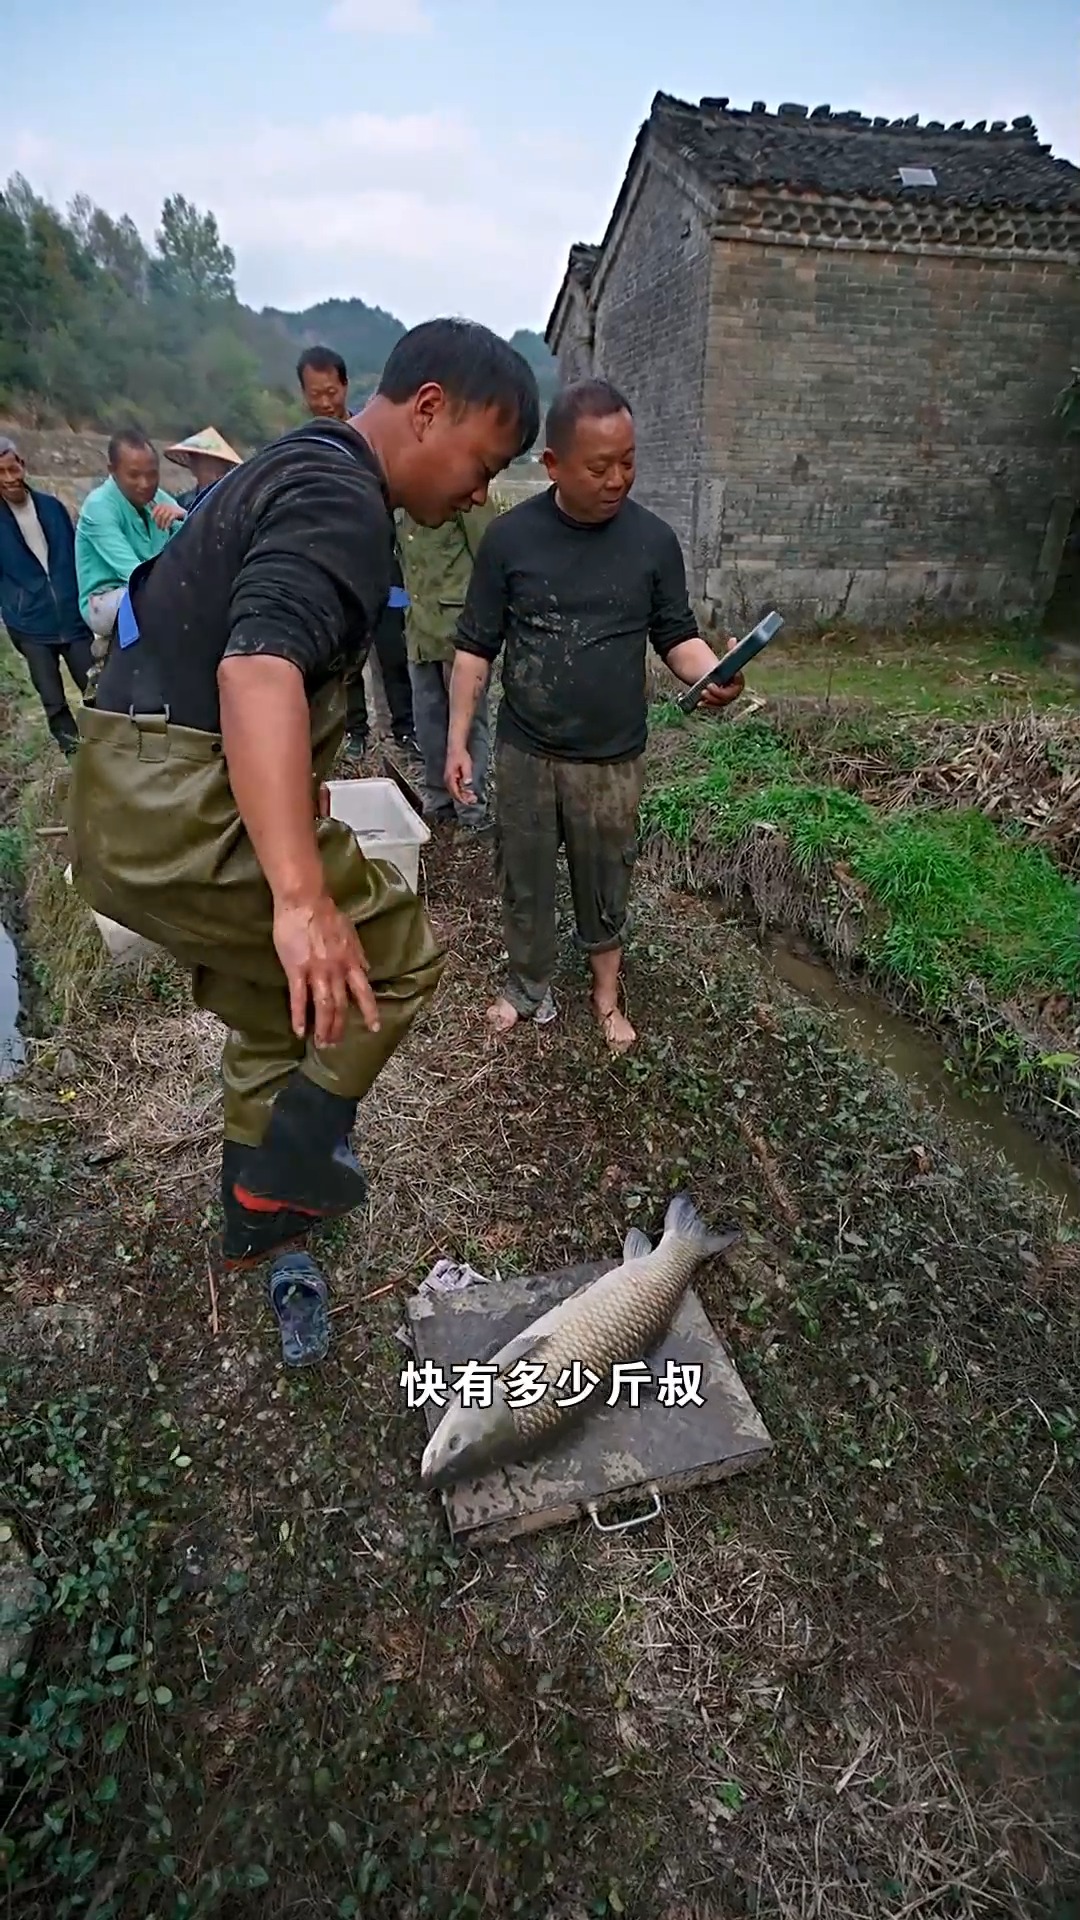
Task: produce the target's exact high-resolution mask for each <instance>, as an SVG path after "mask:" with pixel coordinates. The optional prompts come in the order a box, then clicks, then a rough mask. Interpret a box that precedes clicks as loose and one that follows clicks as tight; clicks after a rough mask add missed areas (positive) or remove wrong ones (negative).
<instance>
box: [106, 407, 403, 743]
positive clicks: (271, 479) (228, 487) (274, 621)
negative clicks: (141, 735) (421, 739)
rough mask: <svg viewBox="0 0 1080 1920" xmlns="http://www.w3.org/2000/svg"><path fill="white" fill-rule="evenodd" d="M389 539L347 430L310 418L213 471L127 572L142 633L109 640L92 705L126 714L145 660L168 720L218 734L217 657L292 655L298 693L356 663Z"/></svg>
mask: <svg viewBox="0 0 1080 1920" xmlns="http://www.w3.org/2000/svg"><path fill="white" fill-rule="evenodd" d="M393 542H394V523H393V516H392V514H391V511H390V505H389V501H388V499H387V495H386V485H385V480H384V477H383V474H382V470H381V468H380V466H379V463H378V461H377V459H376V457H375V454H374V453H373V452H372V449H371V448H370V447H369V445H368V443H367V441H366V440H364V439H363V438H362V436H361V435H360V434H358V433H357V432H356V431H355V429H354V428H352V427H350V426H347V425H345V424H344V423H342V422H339V421H335V420H318V421H312V422H310V423H309V424H307V425H305V426H303V427H299V428H297V429H296V431H295V432H293V433H287V434H284V435H283V436H282V437H281V438H280V439H278V440H274V441H272V442H271V444H270V445H269V446H268V447H263V448H262V449H261V451H260V452H258V453H256V454H253V455H252V456H251V458H250V459H249V460H245V462H244V464H243V466H240V467H234V468H233V470H232V472H231V473H228V474H225V475H224V476H223V477H222V478H221V479H220V480H219V481H218V482H217V483H216V485H215V486H214V487H213V489H212V490H211V492H209V493H208V494H207V495H206V496H205V498H203V499H202V500H200V501H198V502H197V504H196V506H195V507H194V508H193V509H192V512H191V514H190V516H189V518H188V519H187V521H186V522H185V523H184V525H183V526H182V527H180V528H179V529H178V530H177V532H176V533H175V534H174V535H173V537H172V539H171V540H170V542H169V544H168V546H167V547H166V548H165V550H164V551H163V552H162V553H160V554H159V555H158V556H157V558H156V559H154V560H152V561H148V562H147V563H146V564H145V565H144V566H143V567H141V568H139V569H138V570H137V571H136V572H135V573H134V574H133V575H132V578H131V582H130V592H131V602H132V607H133V609H134V613H135V618H136V621H137V623H138V626H139V633H140V637H139V639H138V640H137V641H135V643H134V644H133V645H132V646H129V647H125V648H121V647H120V646H118V645H114V646H113V648H112V650H111V652H110V655H109V659H108V660H107V662H106V664H105V666H104V668H103V669H102V674H101V679H100V680H99V682H98V688H97V692H96V695H95V701H96V704H97V705H98V706H99V707H101V708H103V709H105V710H106V711H108V712H113V713H126V712H127V711H128V708H129V706H130V704H131V701H132V699H133V697H134V695H133V688H135V686H136V684H137V682H138V680H139V679H140V678H141V676H140V673H139V669H140V665H141V661H142V660H144V659H145V658H146V655H147V653H149V654H150V655H151V657H152V659H153V663H154V667H155V669H156V676H157V680H158V682H159V683H160V687H161V693H162V697H163V698H164V700H165V701H166V702H167V704H168V706H169V710H170V717H171V719H172V720H173V721H174V722H175V723H176V724H177V725H178V726H185V727H196V728H199V729H201V730H202V731H204V732H208V733H216V732H218V731H219V730H220V725H221V720H220V710H219V705H218V690H217V669H218V666H219V664H220V662H221V660H222V659H223V658H225V657H226V656H228V657H232V656H235V655H243V654H259V655H269V656H271V657H273V658H276V659H281V660H288V661H291V663H292V664H293V666H295V667H297V668H298V669H299V671H300V672H301V673H302V674H303V677H304V684H305V687H306V690H307V693H308V696H309V698H310V697H311V696H313V695H314V694H315V693H316V692H317V691H318V690H319V688H320V687H322V686H324V685H325V684H326V683H327V681H329V680H331V679H333V678H335V677H336V676H338V675H341V674H343V673H344V672H345V671H346V670H347V669H348V667H349V666H350V664H351V663H352V662H353V661H354V660H356V659H357V658H358V657H362V654H363V651H364V647H365V644H366V643H367V641H368V640H369V638H370V635H371V634H372V633H373V632H374V629H375V625H376V622H377V621H378V619H379V616H380V614H381V613H382V611H383V609H384V607H385V606H386V601H387V596H388V594H389V591H390V586H391V581H392V577H393V575H392V568H393V551H394V546H393ZM143 685H144V686H145V681H144V682H143Z"/></svg>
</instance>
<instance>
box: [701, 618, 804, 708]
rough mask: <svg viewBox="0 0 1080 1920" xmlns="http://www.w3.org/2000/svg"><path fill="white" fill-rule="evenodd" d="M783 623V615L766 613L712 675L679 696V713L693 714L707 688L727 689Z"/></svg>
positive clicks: (726, 655)
mask: <svg viewBox="0 0 1080 1920" xmlns="http://www.w3.org/2000/svg"><path fill="white" fill-rule="evenodd" d="M783 624H784V622H783V619H782V617H781V615H780V614H778V613H776V612H773V613H767V614H766V615H765V618H764V620H759V621H758V623H757V626H756V627H755V628H754V629H753V631H752V632H751V633H748V634H747V635H746V636H745V638H744V639H742V640H740V641H739V644H738V646H737V647H733V648H732V650H731V652H730V653H726V654H725V655H724V658H723V659H722V660H721V662H720V665H719V666H718V667H713V669H712V671H711V672H710V673H706V674H704V675H703V676H702V678H701V679H700V680H696V681H695V682H694V685H693V686H692V687H687V689H686V692H685V693H681V694H680V695H679V699H678V706H679V708H680V710H681V711H682V712H683V713H693V711H694V708H695V707H696V706H697V704H698V702H699V700H700V699H701V696H702V694H703V693H704V692H705V689H706V687H726V686H728V685H729V683H730V682H731V681H732V680H734V678H735V675H736V674H737V673H741V672H742V670H743V668H744V667H745V666H746V665H747V663H748V661H750V660H752V659H753V658H754V655H755V654H758V653H760V652H761V650H762V648H763V647H767V646H768V644H769V641H770V640H771V639H773V637H774V636H775V635H776V634H778V633H779V631H780V629H781V627H782V626H783Z"/></svg>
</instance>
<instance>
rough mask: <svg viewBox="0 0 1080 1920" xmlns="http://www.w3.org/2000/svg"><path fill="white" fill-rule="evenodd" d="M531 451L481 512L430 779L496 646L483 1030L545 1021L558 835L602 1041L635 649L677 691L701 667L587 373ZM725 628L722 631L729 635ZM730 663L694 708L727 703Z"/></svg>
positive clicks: (679, 598) (630, 758) (641, 681)
mask: <svg viewBox="0 0 1080 1920" xmlns="http://www.w3.org/2000/svg"><path fill="white" fill-rule="evenodd" d="M546 431H547V446H546V450H545V453H544V464H545V466H546V467H547V470H548V474H549V476H550V478H551V481H552V485H551V486H550V487H549V488H548V489H547V491H546V492H544V493H542V494H537V495H535V496H534V497H533V498H532V499H531V500H526V501H523V502H522V504H521V505H520V506H517V507H514V508H512V509H511V510H510V512H509V513H505V514H501V515H500V516H499V518H498V519H497V520H496V521H494V522H493V523H492V525H491V526H490V527H489V528H488V531H487V532H486V534H485V535H484V538H483V540H482V542H481V544H480V550H479V552H478V554H477V557H476V564H475V567H474V568H473V573H472V579H471V582H470V586H469V593H468V598H467V600H466V603H465V608H464V611H463V613H462V616H461V619H460V622H459V624H458V630H457V636H456V639H455V647H456V657H455V661H454V671H453V677H452V681H451V692H450V729H449V740H448V752H447V762H446V784H447V786H448V787H449V789H450V791H451V793H452V794H453V795H454V797H455V799H457V800H459V801H460V800H462V799H468V798H470V797H471V781H472V763H471V760H470V758H469V753H468V749H467V745H466V742H467V740H468V736H469V727H470V725H471V722H472V717H473V714H474V712H475V710H476V703H477V700H478V698H479V696H480V693H481V691H482V690H483V688H484V686H485V685H486V683H487V679H488V675H489V673H490V671H491V667H492V664H493V662H494V661H495V660H496V659H497V657H498V655H499V653H500V651H501V650H502V648H503V647H504V646H505V649H506V652H505V657H504V661H503V697H502V701H501V703H500V707H499V716H498V723H497V728H496V742H497V745H496V758H495V794H496V803H495V827H496V845H497V855H498V862H499V871H500V878H501V883H502V893H503V919H504V930H505V938H506V944H507V950H508V954H509V961H510V965H509V973H508V977H507V981H506V985H505V988H504V991H503V992H502V994H501V995H500V996H499V998H498V999H497V1000H496V1001H495V1003H494V1005H493V1006H492V1007H491V1008H490V1009H489V1011H488V1018H489V1020H490V1022H491V1024H492V1026H493V1027H494V1028H495V1029H496V1031H497V1032H501V1033H505V1032H508V1031H509V1029H510V1028H511V1027H513V1026H515V1025H516V1023H517V1021H518V1020H519V1019H522V1018H525V1019H539V1020H540V1021H545V1020H548V1019H553V1018H554V1013H555V1009H554V1003H553V1001H552V999H551V990H550V982H551V975H552V972H553V971H554V966H555V881H556V864H557V859H558V852H559V846H560V843H561V844H563V845H564V846H565V848H566V857H567V865H568V867H569V869H570V887H571V892H572V895H573V901H574V914H575V919H576V922H577V936H578V942H579V944H580V946H581V947H582V948H583V950H584V951H585V952H586V953H587V954H588V955H589V959H590V963H591V966H592V975H593V1007H594V1011H595V1013H596V1017H597V1020H598V1022H599V1024H600V1027H601V1030H602V1032H603V1034H604V1037H605V1039H606V1040H607V1042H608V1044H609V1046H611V1047H612V1048H613V1049H614V1050H615V1051H617V1052H621V1051H623V1050H624V1049H625V1048H627V1047H629V1046H631V1045H632V1044H633V1042H634V1040H635V1039H636V1037H637V1036H636V1034H635V1032H634V1029H633V1027H632V1026H631V1025H630V1022H629V1021H628V1020H627V1019H626V1017H625V1015H624V1014H623V1012H622V1011H621V1009H620V1007H619V972H620V965H621V960H622V944H623V937H624V932H625V927H626V920H627V908H628V904H629V894H630V880H631V874H632V869H633V864H634V860H635V857H636V851H637V816H638V806H639V803H640V799H641V791H642V782H643V774H644V752H645V743H646V731H647V712H648V706H647V695H646V685H645V663H646V648H647V646H648V645H649V644H650V643H651V644H652V646H653V648H654V649H655V651H656V652H657V654H659V656H660V658H661V659H662V660H663V661H664V663H665V665H667V666H668V667H669V668H670V669H671V671H672V673H673V674H675V676H676V677H677V678H678V679H679V680H683V681H685V682H686V683H687V685H690V686H692V685H693V683H694V682H695V681H696V680H700V679H701V677H702V676H703V675H704V674H706V673H708V672H709V670H710V668H711V667H714V666H716V665H718V656H717V655H716V654H715V653H714V652H713V650H712V648H711V647H710V646H708V645H707V644H706V642H705V641H704V640H702V639H701V638H700V637H699V635H698V630H697V621H696V619H695V617H694V614H693V611H692V609H691V606H690V602H689V599H688V597H687V591H686V570H685V567H684V565H683V558H682V553H681V551H680V548H679V543H678V540H677V539H676V537H675V534H674V533H673V532H672V530H671V528H670V527H669V526H668V525H667V524H666V522H665V521H663V520H660V519H658V518H657V516H656V514H654V513H649V512H648V511H647V510H646V509H645V508H644V507H641V506H639V505H638V504H637V502H636V501H634V500H631V499H630V498H629V497H628V496H629V493H630V489H631V487H632V485H633V481H634V423H633V420H632V418H631V414H630V408H629V405H628V403H627V402H626V400H625V399H624V398H623V396H622V394H620V393H619V392H618V391H617V389H616V388H614V387H612V386H610V385H609V384H608V382H607V381H604V380H588V381H579V382H578V383H577V384H576V385H574V386H571V387H566V388H564V389H563V391H562V392H561V393H560V394H558V395H556V398H555V399H554V401H553V402H552V405H551V408H550V410H549V412H548V417H547V430H546ZM734 644H735V642H734V641H732V642H730V643H729V648H730V646H733V645H734ZM742 685H743V682H742V676H741V675H739V676H738V677H737V678H736V679H735V680H734V681H732V683H731V684H730V685H729V686H727V687H724V688H719V687H711V688H710V689H709V690H708V691H707V693H706V694H705V697H704V700H703V702H702V704H703V705H704V706H709V707H714V708H715V707H723V706H727V705H728V704H729V702H730V701H732V700H734V699H736V698H737V696H738V694H739V693H740V692H741V691H742Z"/></svg>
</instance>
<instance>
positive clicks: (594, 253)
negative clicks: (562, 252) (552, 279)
mask: <svg viewBox="0 0 1080 1920" xmlns="http://www.w3.org/2000/svg"><path fill="white" fill-rule="evenodd" d="M599 258H600V249H599V247H590V246H586V244H585V242H584V241H583V240H579V241H577V242H576V244H575V245H574V246H572V247H571V249H570V259H569V261H568V263H567V268H566V276H567V279H568V280H576V281H578V283H579V284H580V285H581V286H583V287H587V286H588V284H589V282H590V280H591V279H592V277H593V274H594V272H595V270H596V263H597V261H598V260H599Z"/></svg>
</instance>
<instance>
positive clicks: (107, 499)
mask: <svg viewBox="0 0 1080 1920" xmlns="http://www.w3.org/2000/svg"><path fill="white" fill-rule="evenodd" d="M108 458H109V477H108V479H107V480H104V481H102V484H101V485H100V487H95V488H94V489H93V492H92V493H88V494H87V496H86V499H85V500H84V501H83V503H82V510H81V512H80V514H79V522H78V526H77V527H76V529H75V571H76V574H77V576H78V583H79V612H80V613H81V614H82V617H83V619H84V620H85V621H86V624H87V626H88V627H89V628H90V630H91V632H92V633H93V634H94V635H95V636H96V637H97V639H98V640H99V641H107V640H108V638H109V636H110V634H111V633H112V630H113V627H114V626H115V624H116V614H117V609H118V607H119V605H120V602H121V600H122V599H123V597H124V591H125V589H126V587H127V583H128V581H129V580H130V578H131V576H132V574H133V573H134V571H135V569H136V567H139V566H141V565H142V563H143V561H144V560H153V559H154V558H155V557H156V555H157V554H159V553H161V552H162V550H163V549H164V548H165V547H167V546H168V544H169V540H170V538H171V536H172V534H173V533H174V532H175V530H176V528H177V527H178V526H179V525H180V524H181V522H182V521H183V519H184V518H185V515H184V509H183V507H181V506H179V505H178V503H177V502H176V501H175V500H174V499H173V497H172V494H171V493H166V492H165V490H164V488H163V487H162V486H161V484H160V480H161V462H160V460H159V459H158V454H157V449H156V447H154V446H153V444H152V443H151V442H150V441H149V440H148V439H147V438H146V435H145V434H144V433H140V432H139V431H138V429H137V428H136V427H124V428H122V429H121V431H120V432H119V433H114V434H113V437H112V439H111V440H110V441H109V455H108ZM104 652H105V649H104V647H103V646H102V647H96V648H95V657H101V658H103V657H104Z"/></svg>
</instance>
